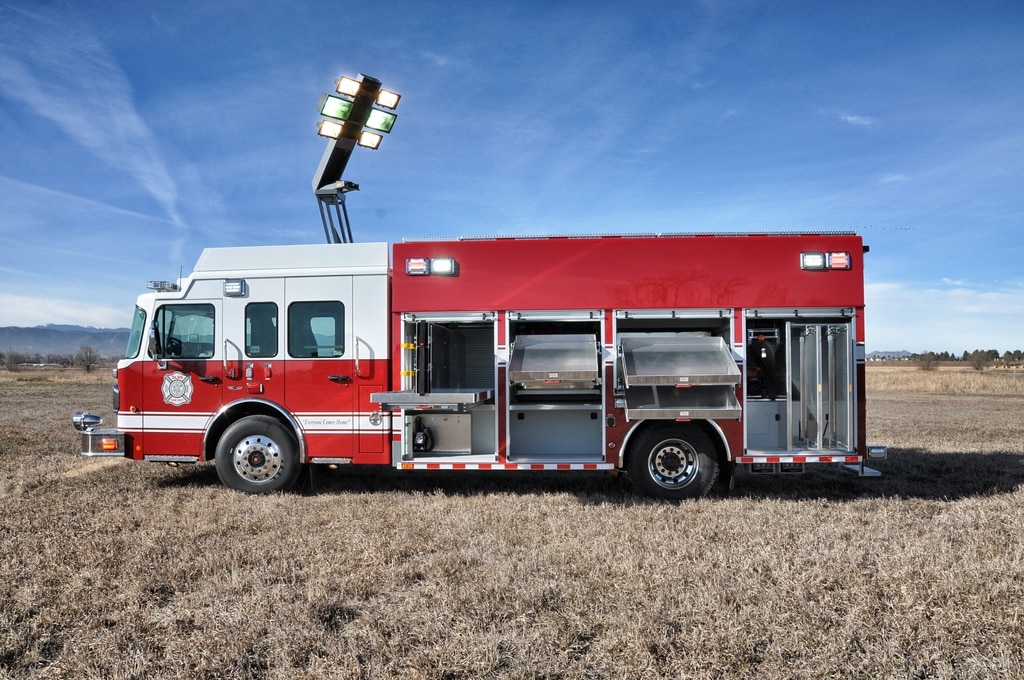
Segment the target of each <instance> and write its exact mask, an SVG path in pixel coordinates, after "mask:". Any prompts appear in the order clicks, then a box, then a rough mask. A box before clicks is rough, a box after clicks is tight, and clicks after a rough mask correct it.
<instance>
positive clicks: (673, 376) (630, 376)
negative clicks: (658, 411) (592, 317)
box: [619, 333, 740, 388]
mask: <svg viewBox="0 0 1024 680" xmlns="http://www.w3.org/2000/svg"><path fill="white" fill-rule="evenodd" d="M619 358H620V361H621V367H622V378H623V381H624V383H625V386H626V387H627V388H629V387H635V386H638V385H735V384H737V383H738V382H739V381H740V369H739V367H737V365H736V362H735V360H733V357H732V353H731V352H730V351H729V348H728V347H727V346H726V344H725V340H723V339H722V338H719V337H714V336H697V335H681V334H674V333H673V334H660V333H646V334H643V333H637V334H631V335H622V336H620V338H619Z"/></svg>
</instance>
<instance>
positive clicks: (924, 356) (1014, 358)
mask: <svg viewBox="0 0 1024 680" xmlns="http://www.w3.org/2000/svg"><path fill="white" fill-rule="evenodd" d="M908 360H909V361H916V362H917V363H918V365H920V366H921V368H922V369H924V370H926V371H928V370H933V369H935V368H937V367H938V365H939V364H940V363H948V362H953V361H955V362H963V363H965V364H967V365H968V366H970V367H971V368H974V369H976V370H979V371H981V370H983V369H985V368H988V367H989V366H1024V351H1022V350H1019V349H1015V350H1013V351H1010V350H1007V351H1005V352H1003V353H1002V354H1000V353H999V350H996V349H976V350H974V351H970V352H969V351H967V350H964V353H963V354H961V355H957V354H956V353H954V352H922V353H920V354H911V355H910V356H909V357H908Z"/></svg>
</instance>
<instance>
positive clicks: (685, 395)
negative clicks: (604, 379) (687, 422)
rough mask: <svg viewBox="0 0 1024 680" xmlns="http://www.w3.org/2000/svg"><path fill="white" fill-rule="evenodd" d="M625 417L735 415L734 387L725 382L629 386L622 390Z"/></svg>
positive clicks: (737, 406)
mask: <svg viewBox="0 0 1024 680" xmlns="http://www.w3.org/2000/svg"><path fill="white" fill-rule="evenodd" d="M626 417H627V418H629V419H630V420H642V419H644V418H650V419H661V420H666V419H667V420H678V419H681V418H683V419H688V418H739V417H740V402H739V400H738V399H737V398H736V389H735V388H733V387H730V386H728V385H708V386H704V387H691V388H678V387H666V386H657V387H633V388H631V389H627V390H626Z"/></svg>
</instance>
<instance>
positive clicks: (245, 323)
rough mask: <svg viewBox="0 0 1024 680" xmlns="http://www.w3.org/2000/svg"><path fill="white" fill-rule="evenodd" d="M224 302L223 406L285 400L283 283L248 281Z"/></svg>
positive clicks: (265, 280) (259, 280)
mask: <svg viewBox="0 0 1024 680" xmlns="http://www.w3.org/2000/svg"><path fill="white" fill-rule="evenodd" d="M240 291H241V294H239V295H238V296H237V297H226V298H225V299H224V343H223V350H224V352H225V358H224V366H225V371H224V373H225V376H224V402H225V403H228V402H232V401H237V400H239V399H244V398H251V399H262V400H267V401H270V402H273V403H275V404H279V405H280V404H283V403H284V400H285V388H284V381H285V371H284V365H283V357H284V342H283V338H284V330H283V327H284V324H283V323H282V314H283V309H282V305H283V300H284V281H283V280H282V279H280V278H273V279H249V280H247V281H246V282H245V286H244V288H240Z"/></svg>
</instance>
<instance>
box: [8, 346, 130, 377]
mask: <svg viewBox="0 0 1024 680" xmlns="http://www.w3.org/2000/svg"><path fill="white" fill-rule="evenodd" d="M117 359H118V357H102V356H100V353H99V350H97V349H96V348H95V347H91V346H89V345H82V346H81V347H79V348H78V351H77V352H75V353H74V354H59V353H56V352H49V353H46V354H43V353H42V352H35V353H31V352H19V351H17V350H13V349H9V350H7V351H6V352H4V351H0V367H4V368H6V369H7V370H8V371H18V370H20V369H21V368H23V367H25V366H59V367H61V368H72V367H78V368H84V369H85V370H86V371H91V370H92V369H94V368H96V367H97V366H101V365H103V364H108V363H114V362H116V361H117Z"/></svg>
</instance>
